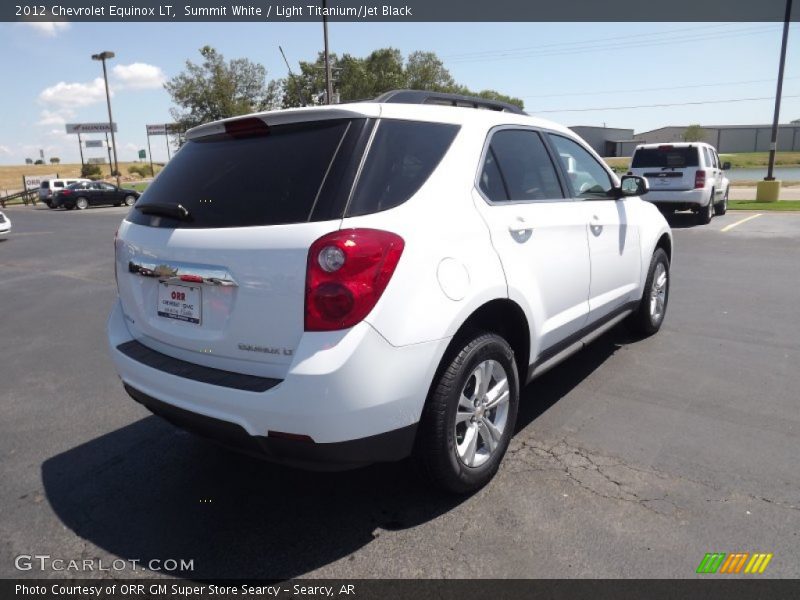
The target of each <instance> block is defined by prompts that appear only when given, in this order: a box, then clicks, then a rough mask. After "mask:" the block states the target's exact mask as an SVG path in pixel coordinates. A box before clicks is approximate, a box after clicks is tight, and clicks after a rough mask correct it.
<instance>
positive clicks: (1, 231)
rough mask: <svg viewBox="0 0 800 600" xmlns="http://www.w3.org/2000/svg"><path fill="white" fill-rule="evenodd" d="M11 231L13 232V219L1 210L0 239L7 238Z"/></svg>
mask: <svg viewBox="0 0 800 600" xmlns="http://www.w3.org/2000/svg"><path fill="white" fill-rule="evenodd" d="M9 233H11V219H9V218H8V217H7V216H6V214H5V213H4V212H2V211H0V240H2V239H5V238H7V237H8V234H9Z"/></svg>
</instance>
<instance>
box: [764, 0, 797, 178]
mask: <svg viewBox="0 0 800 600" xmlns="http://www.w3.org/2000/svg"><path fill="white" fill-rule="evenodd" d="M791 17H792V0H786V16H785V17H784V19H783V40H782V41H781V62H780V65H779V66H778V89H777V91H776V92H775V116H774V117H773V119H772V140H771V141H770V145H769V168H768V169H767V177H766V181H773V180H774V179H775V177H773V175H772V173H773V170H774V169H775V151H776V150H777V149H778V117H779V116H780V112H781V93H782V91H783V68H784V65H785V64H786V42H787V41H788V39H789V23H790V22H791V21H790V20H791Z"/></svg>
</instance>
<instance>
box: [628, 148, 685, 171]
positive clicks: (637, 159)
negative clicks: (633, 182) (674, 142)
mask: <svg viewBox="0 0 800 600" xmlns="http://www.w3.org/2000/svg"><path fill="white" fill-rule="evenodd" d="M699 164H700V163H699V161H698V158H697V148H690V147H684V148H673V147H671V146H664V147H663V148H642V149H640V150H637V151H636V152H635V153H634V155H633V161H631V167H632V168H634V169H636V168H639V169H647V168H651V167H653V168H656V167H657V168H670V167H672V168H675V169H680V168H682V167H696V166H698V165H699Z"/></svg>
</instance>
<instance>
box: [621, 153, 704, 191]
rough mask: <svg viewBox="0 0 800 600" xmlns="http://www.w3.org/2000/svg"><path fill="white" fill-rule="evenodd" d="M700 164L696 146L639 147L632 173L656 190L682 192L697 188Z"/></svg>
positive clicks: (632, 162)
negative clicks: (644, 179)
mask: <svg viewBox="0 0 800 600" xmlns="http://www.w3.org/2000/svg"><path fill="white" fill-rule="evenodd" d="M699 165H700V161H699V157H698V148H697V147H696V146H671V145H668V144H665V145H661V146H658V147H649V148H639V149H637V150H636V152H635V153H634V154H633V158H632V159H631V168H630V171H631V173H632V174H634V175H639V176H641V177H646V178H647V180H648V182H649V183H650V189H651V190H653V191H660V190H661V191H663V190H667V191H682V190H691V189H693V188H694V180H695V174H696V172H697V169H698V168H699Z"/></svg>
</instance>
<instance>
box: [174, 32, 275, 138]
mask: <svg viewBox="0 0 800 600" xmlns="http://www.w3.org/2000/svg"><path fill="white" fill-rule="evenodd" d="M200 55H201V56H202V57H203V62H202V63H201V64H195V63H193V62H192V61H191V60H187V61H186V70H185V71H183V72H182V73H180V74H179V75H176V76H175V77H173V78H172V79H170V80H169V81H167V82H166V83H165V84H164V88H165V89H166V90H167V92H169V94H170V96H172V101H173V102H174V103H175V104H176V105H177V107H175V108H172V109H170V113H171V114H172V117H173V119H175V121H176V122H177V123H178V124H179V125H180V128H181V129H183V130H186V129H189V128H190V127H195V126H196V125H200V124H201V123H207V122H209V121H216V120H217V119H225V118H227V117H235V116H237V115H243V114H247V113H251V112H256V111H260V110H268V109H270V108H275V107H276V106H277V105H278V102H279V96H280V88H281V82H280V81H274V80H273V81H269V82H268V81H267V70H266V69H265V68H264V66H263V65H260V64H258V63H254V62H251V61H250V60H248V59H246V58H237V59H233V60H229V61H226V60H225V57H224V56H223V55H222V54H220V53H219V52H217V51H216V50H215V49H214V48H212V47H211V46H203V47H202V48H201V49H200Z"/></svg>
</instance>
